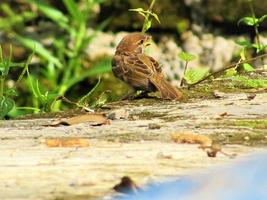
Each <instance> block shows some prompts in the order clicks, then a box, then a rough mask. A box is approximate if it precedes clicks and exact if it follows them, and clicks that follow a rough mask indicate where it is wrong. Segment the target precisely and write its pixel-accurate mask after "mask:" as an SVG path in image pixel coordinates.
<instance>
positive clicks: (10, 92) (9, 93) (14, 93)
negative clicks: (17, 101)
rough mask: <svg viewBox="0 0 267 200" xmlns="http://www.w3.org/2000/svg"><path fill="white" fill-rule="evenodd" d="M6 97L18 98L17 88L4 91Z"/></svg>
mask: <svg viewBox="0 0 267 200" xmlns="http://www.w3.org/2000/svg"><path fill="white" fill-rule="evenodd" d="M4 95H5V96H6V97H16V96H18V92H17V90H16V89H15V88H9V89H7V90H5V91H4Z"/></svg>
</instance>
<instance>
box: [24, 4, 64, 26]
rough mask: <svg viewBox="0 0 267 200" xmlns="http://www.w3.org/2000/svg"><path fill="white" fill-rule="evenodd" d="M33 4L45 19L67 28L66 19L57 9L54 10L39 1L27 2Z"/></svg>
mask: <svg viewBox="0 0 267 200" xmlns="http://www.w3.org/2000/svg"><path fill="white" fill-rule="evenodd" d="M27 2H28V3H30V4H34V5H35V6H36V7H37V8H38V9H39V10H40V11H41V12H42V13H43V14H44V15H45V16H46V17H48V18H50V19H52V20H53V21H54V22H56V23H57V24H59V25H60V26H61V27H63V28H68V24H67V23H68V21H69V20H68V18H67V17H66V16H65V15H64V14H63V13H62V12H61V11H60V10H58V9H55V8H53V7H51V6H49V5H48V4H46V3H45V2H43V1H41V0H27Z"/></svg>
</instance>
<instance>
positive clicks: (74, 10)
mask: <svg viewBox="0 0 267 200" xmlns="http://www.w3.org/2000/svg"><path fill="white" fill-rule="evenodd" d="M63 3H64V5H65V6H66V8H67V10H68V12H69V13H70V14H71V16H72V18H73V19H74V20H75V22H76V23H77V24H78V25H79V24H81V23H83V22H85V18H84V15H82V12H81V11H80V10H79V8H78V6H77V5H78V3H76V2H74V1H73V0H63Z"/></svg>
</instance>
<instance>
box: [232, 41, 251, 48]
mask: <svg viewBox="0 0 267 200" xmlns="http://www.w3.org/2000/svg"><path fill="white" fill-rule="evenodd" d="M235 43H236V44H238V45H240V46H242V47H245V48H253V44H252V43H251V42H249V41H247V40H238V41H235Z"/></svg>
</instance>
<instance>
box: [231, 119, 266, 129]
mask: <svg viewBox="0 0 267 200" xmlns="http://www.w3.org/2000/svg"><path fill="white" fill-rule="evenodd" d="M233 125H234V126H246V127H250V128H253V129H267V119H257V120H253V119H251V120H236V121H233Z"/></svg>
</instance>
